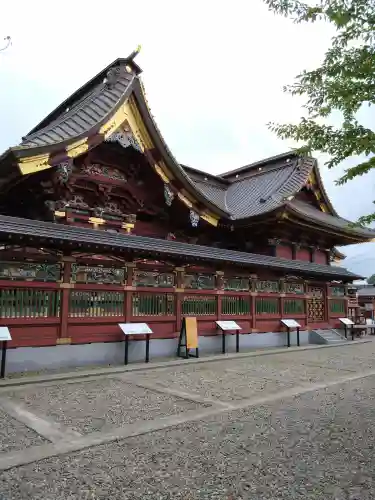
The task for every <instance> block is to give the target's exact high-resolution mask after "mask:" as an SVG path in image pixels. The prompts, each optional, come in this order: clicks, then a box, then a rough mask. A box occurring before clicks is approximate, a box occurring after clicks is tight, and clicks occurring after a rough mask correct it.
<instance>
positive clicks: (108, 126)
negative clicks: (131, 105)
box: [99, 103, 128, 139]
mask: <svg viewBox="0 0 375 500" xmlns="http://www.w3.org/2000/svg"><path fill="white" fill-rule="evenodd" d="M127 115H128V105H127V103H125V104H123V105H121V106H120V107H119V109H118V110H117V111H115V113H114V114H113V115H112V116H111V118H110V119H109V120H108V121H107V122H106V123H105V124H104V125H102V126H101V127H100V129H99V133H100V134H102V135H103V136H104V139H107V138H108V137H109V136H110V135H112V134H113V132H115V131H116V130H117V129H118V128H119V127H120V125H122V124H123V123H124V121H125V120H126V119H127Z"/></svg>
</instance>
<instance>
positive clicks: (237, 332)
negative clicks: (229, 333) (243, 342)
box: [236, 330, 240, 352]
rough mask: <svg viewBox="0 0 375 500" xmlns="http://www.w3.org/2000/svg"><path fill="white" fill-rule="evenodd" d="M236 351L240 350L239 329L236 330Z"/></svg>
mask: <svg viewBox="0 0 375 500" xmlns="http://www.w3.org/2000/svg"><path fill="white" fill-rule="evenodd" d="M236 352H240V331H239V330H237V331H236Z"/></svg>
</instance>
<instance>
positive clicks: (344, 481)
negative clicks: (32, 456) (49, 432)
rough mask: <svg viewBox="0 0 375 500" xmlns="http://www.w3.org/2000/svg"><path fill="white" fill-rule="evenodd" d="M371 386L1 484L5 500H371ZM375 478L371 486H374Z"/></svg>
mask: <svg viewBox="0 0 375 500" xmlns="http://www.w3.org/2000/svg"><path fill="white" fill-rule="evenodd" d="M374 400H375V377H369V378H366V379H361V380H360V381H355V382H351V383H346V384H341V385H339V386H336V387H335V388H330V389H328V390H322V391H317V392H314V393H309V394H304V395H301V396H299V397H296V398H290V399H285V400H284V401H277V402H275V403H273V404H269V405H265V406H259V407H255V408H248V409H246V410H241V411H235V412H231V413H226V414H221V415H220V416H217V417H215V418H210V419H207V420H205V421H202V422H195V423H190V424H185V425H183V426H179V427H176V428H173V429H169V430H167V431H163V432H161V431H160V432H155V433H152V434H148V435H144V436H138V437H135V438H131V439H128V440H126V441H122V442H115V443H110V444H108V445H102V446H98V447H96V448H92V449H88V450H84V451H82V452H79V453H75V454H72V455H70V456H62V457H59V458H52V459H48V460H44V461H41V462H38V463H35V464H32V465H28V466H24V467H20V468H14V469H11V470H10V471H8V472H5V473H2V474H1V476H0V492H2V493H3V494H4V495H5V496H6V498H7V499H8V500H16V499H18V500H19V499H33V500H42V499H43V500H52V499H53V500H73V499H74V500H76V499H77V500H78V499H79V500H84V499H101V500H108V499H111V500H117V499H119V500H120V499H121V500H135V499H142V500H245V499H246V500H261V499H262V500H271V499H272V500H275V499H280V500H294V499H297V500H298V499H309V500H330V499H332V500H370V499H371V500H373V499H374V498H375V461H374V460H373V454H374V442H375V441H374V438H375V436H374V431H373V422H374V418H375V405H374ZM373 478H374V479H373Z"/></svg>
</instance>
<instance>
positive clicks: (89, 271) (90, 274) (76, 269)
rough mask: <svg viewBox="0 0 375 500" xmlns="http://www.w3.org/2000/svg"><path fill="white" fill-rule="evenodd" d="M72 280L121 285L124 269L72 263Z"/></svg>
mask: <svg viewBox="0 0 375 500" xmlns="http://www.w3.org/2000/svg"><path fill="white" fill-rule="evenodd" d="M72 281H73V282H76V283H96V284H103V283H107V284H118V285H121V284H122V283H124V281H125V269H124V268H115V267H102V266H84V265H83V266H81V265H79V264H72Z"/></svg>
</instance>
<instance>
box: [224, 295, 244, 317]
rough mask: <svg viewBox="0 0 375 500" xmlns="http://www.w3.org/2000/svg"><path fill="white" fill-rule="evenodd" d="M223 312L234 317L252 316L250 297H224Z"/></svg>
mask: <svg viewBox="0 0 375 500" xmlns="http://www.w3.org/2000/svg"><path fill="white" fill-rule="evenodd" d="M221 312H222V314H228V315H233V316H241V315H246V314H250V301H249V297H222V300H221Z"/></svg>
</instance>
